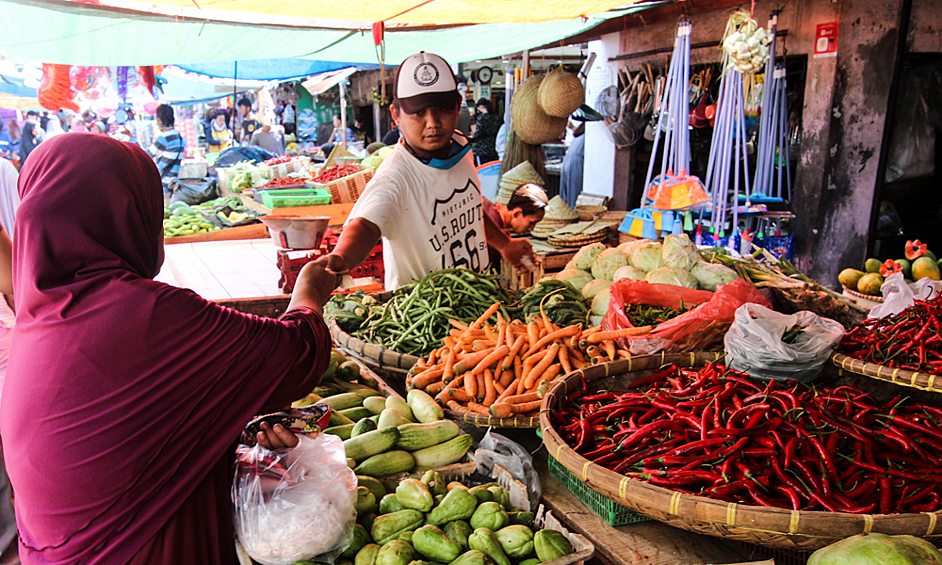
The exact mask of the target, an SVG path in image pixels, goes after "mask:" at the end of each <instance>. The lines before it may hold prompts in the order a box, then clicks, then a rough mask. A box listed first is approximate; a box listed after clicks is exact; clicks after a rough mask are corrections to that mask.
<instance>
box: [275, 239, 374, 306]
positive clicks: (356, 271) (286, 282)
mask: <svg viewBox="0 0 942 565" xmlns="http://www.w3.org/2000/svg"><path fill="white" fill-rule="evenodd" d="M336 245H337V236H335V235H333V236H330V237H324V241H323V242H322V243H321V246H320V247H319V248H318V249H315V250H313V251H309V252H308V253H305V254H303V255H302V256H300V257H292V252H291V250H285V249H279V250H278V268H279V269H280V270H281V278H280V279H278V286H279V287H280V288H281V290H282V291H284V292H285V293H290V292H291V291H292V290H294V285H295V283H296V282H297V281H298V274H299V273H300V272H301V268H302V267H304V265H307V264H308V263H310V262H311V261H316V260H317V259H319V258H321V257H323V256H324V255H327V254H328V253H330V252H331V251H333V249H334V247H336ZM385 273H386V271H385V269H384V267H383V244H382V243H380V244H379V245H377V246H376V247H374V248H373V251H371V252H370V254H369V256H368V257H367V258H366V261H364V262H363V263H362V264H361V265H360V266H358V267H355V268H353V269H351V270H350V272H349V273H348V274H349V275H350V276H351V277H353V278H355V279H356V278H362V277H376V278H379V279H382V278H383V277H384V276H385Z"/></svg>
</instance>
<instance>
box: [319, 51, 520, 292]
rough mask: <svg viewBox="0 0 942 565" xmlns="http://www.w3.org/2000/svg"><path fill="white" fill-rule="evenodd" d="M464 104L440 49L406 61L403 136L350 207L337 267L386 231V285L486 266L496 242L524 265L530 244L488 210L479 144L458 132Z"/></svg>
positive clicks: (396, 109)
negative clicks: (475, 150) (474, 147)
mask: <svg viewBox="0 0 942 565" xmlns="http://www.w3.org/2000/svg"><path fill="white" fill-rule="evenodd" d="M460 103H461V96H460V94H459V93H458V84H457V82H456V81H455V75H454V73H452V70H451V67H449V66H448V63H447V62H445V60H444V59H442V58H441V57H439V56H438V55H432V54H430V53H425V52H422V53H419V54H417V55H413V56H411V57H409V58H408V59H406V60H405V61H404V62H403V63H402V65H400V66H399V69H398V70H397V71H396V80H395V83H394V84H393V106H392V110H391V111H392V115H393V118H394V120H395V121H396V122H398V124H399V131H400V133H401V134H402V137H401V139H400V140H399V143H397V144H396V146H395V148H394V149H393V151H392V152H391V153H390V154H389V155H388V156H387V157H386V158H385V159H384V160H383V164H382V165H381V166H380V168H379V169H378V170H377V171H376V175H375V176H374V177H373V179H372V180H370V182H369V184H367V186H366V190H365V191H364V192H363V194H362V195H361V196H360V198H359V199H358V200H357V202H356V204H355V205H354V207H353V210H352V211H351V212H350V216H349V217H348V218H347V223H346V225H345V226H344V229H343V232H342V233H341V235H340V240H339V241H338V243H337V246H336V248H335V249H334V251H333V253H331V255H330V259H329V263H328V265H329V267H330V269H331V270H333V271H335V272H340V271H346V270H348V269H351V268H353V267H356V266H357V265H359V264H360V263H362V262H363V261H364V260H365V259H366V257H367V256H368V255H369V253H370V251H372V249H373V247H374V246H375V245H376V243H377V242H378V241H379V239H380V237H382V239H383V261H384V263H385V265H384V266H385V271H386V281H385V283H386V284H385V286H386V290H395V289H396V288H399V287H400V286H403V285H406V284H410V283H411V282H413V281H415V280H418V279H420V278H422V277H424V276H425V275H427V274H428V273H430V272H432V271H435V270H438V269H447V268H451V267H460V266H464V267H468V268H470V269H474V270H478V271H480V270H482V269H483V268H485V267H486V266H487V264H488V257H487V247H488V245H490V246H491V247H493V248H495V249H497V250H498V251H499V252H500V254H501V255H502V256H503V257H504V259H506V260H508V261H509V262H510V263H511V264H513V265H514V266H515V267H516V268H517V269H518V270H522V269H523V268H524V262H525V260H526V258H528V257H529V256H531V255H532V253H533V251H532V248H531V247H530V244H529V243H528V242H527V241H526V240H523V239H511V238H510V237H509V236H508V235H507V234H506V233H505V232H504V231H503V230H502V229H501V228H500V227H499V226H497V225H496V224H495V223H494V221H493V220H492V219H491V218H489V217H488V216H487V215H485V214H484V213H483V206H482V199H481V190H480V186H481V185H480V181H479V180H478V175H477V172H476V171H475V169H474V156H473V155H472V154H471V144H470V143H469V142H468V140H467V138H465V137H464V136H463V135H461V134H459V133H457V132H456V131H455V128H456V126H457V124H458V115H459V110H460Z"/></svg>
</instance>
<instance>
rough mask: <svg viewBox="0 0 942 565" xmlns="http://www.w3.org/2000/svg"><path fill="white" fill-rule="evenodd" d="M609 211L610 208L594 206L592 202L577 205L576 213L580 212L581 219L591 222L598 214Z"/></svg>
mask: <svg viewBox="0 0 942 565" xmlns="http://www.w3.org/2000/svg"><path fill="white" fill-rule="evenodd" d="M607 211H608V208H606V207H605V206H593V205H591V204H583V205H582V206H576V213H577V214H579V219H580V220H582V221H583V222H591V221H592V220H594V219H595V218H596V216H598V215H599V214H602V213H603V212H607Z"/></svg>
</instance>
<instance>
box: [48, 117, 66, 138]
mask: <svg viewBox="0 0 942 565" xmlns="http://www.w3.org/2000/svg"><path fill="white" fill-rule="evenodd" d="M63 133H65V130H63V129H62V123H61V122H59V116H57V115H56V114H49V117H48V118H47V119H46V139H52V138H53V137H55V136H57V135H62V134H63Z"/></svg>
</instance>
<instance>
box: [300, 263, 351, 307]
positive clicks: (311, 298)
mask: <svg viewBox="0 0 942 565" xmlns="http://www.w3.org/2000/svg"><path fill="white" fill-rule="evenodd" d="M329 261H331V260H330V259H329V256H324V257H321V258H320V259H318V260H317V261H311V262H310V263H308V264H306V265H304V267H302V268H301V272H300V273H299V274H298V281H297V283H295V285H294V292H292V293H291V304H289V305H288V309H289V310H290V309H291V308H294V307H295V306H307V307H309V308H311V309H312V310H315V311H317V312H321V311H322V310H323V308H324V304H327V301H328V300H330V293H331V292H333V291H334V290H335V289H336V288H337V285H338V284H339V283H340V277H339V276H338V275H337V273H335V272H334V271H331V270H330V269H329V267H328V265H329Z"/></svg>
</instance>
